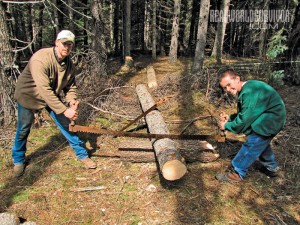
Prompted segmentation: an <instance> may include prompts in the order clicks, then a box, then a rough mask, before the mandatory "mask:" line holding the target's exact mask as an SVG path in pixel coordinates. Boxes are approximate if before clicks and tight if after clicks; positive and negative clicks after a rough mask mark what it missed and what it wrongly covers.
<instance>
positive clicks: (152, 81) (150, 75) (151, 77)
mask: <svg viewBox="0 0 300 225" xmlns="http://www.w3.org/2000/svg"><path fill="white" fill-rule="evenodd" d="M147 79H148V87H149V88H157V86H158V85H157V80H156V76H155V70H154V68H153V66H148V67H147Z"/></svg>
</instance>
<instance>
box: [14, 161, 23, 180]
mask: <svg viewBox="0 0 300 225" xmlns="http://www.w3.org/2000/svg"><path fill="white" fill-rule="evenodd" d="M24 171H25V165H24V164H15V165H14V177H20V176H22V175H23V173H24Z"/></svg>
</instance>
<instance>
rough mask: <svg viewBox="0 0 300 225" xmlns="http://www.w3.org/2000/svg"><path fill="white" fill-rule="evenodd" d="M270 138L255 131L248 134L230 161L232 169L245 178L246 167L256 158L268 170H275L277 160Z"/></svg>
mask: <svg viewBox="0 0 300 225" xmlns="http://www.w3.org/2000/svg"><path fill="white" fill-rule="evenodd" d="M272 138H273V137H264V136H261V135H259V134H256V133H255V132H252V133H251V134H250V135H249V136H248V138H247V141H246V142H245V143H244V144H243V145H242V147H241V149H240V150H239V152H238V153H237V155H236V156H235V157H234V159H233V160H232V162H231V164H232V166H233V168H234V170H235V171H236V172H237V173H238V174H239V175H240V177H241V178H245V176H246V174H247V171H248V168H249V167H250V166H251V165H252V163H254V161H255V160H256V159H259V161H260V162H261V164H262V165H263V166H264V167H266V168H267V169H268V170H270V171H275V169H276V168H277V162H276V161H275V155H274V152H273V151H272V149H271V146H270V142H271V140H272Z"/></svg>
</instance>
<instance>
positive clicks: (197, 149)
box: [118, 139, 220, 163]
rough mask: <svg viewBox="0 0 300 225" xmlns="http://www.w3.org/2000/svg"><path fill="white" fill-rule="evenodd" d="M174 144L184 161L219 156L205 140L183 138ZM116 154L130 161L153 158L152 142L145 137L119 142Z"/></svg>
mask: <svg viewBox="0 0 300 225" xmlns="http://www.w3.org/2000/svg"><path fill="white" fill-rule="evenodd" d="M176 145H177V149H178V150H179V152H180V154H181V155H182V156H183V158H184V159H185V161H186V162H205V163H206V162H212V161H215V160H217V159H218V158H219V156H220V155H219V154H218V152H217V151H216V150H215V149H214V147H213V146H212V145H211V144H210V143H208V142H207V141H197V140H184V141H179V142H176ZM118 154H119V157H120V158H121V159H122V160H125V161H131V162H153V161H154V160H155V158H154V154H153V147H152V144H151V142H150V141H149V140H145V139H129V140H124V141H122V142H120V144H119V152H118ZM130 157H131V158H130Z"/></svg>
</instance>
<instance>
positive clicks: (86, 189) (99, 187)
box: [74, 186, 106, 192]
mask: <svg viewBox="0 0 300 225" xmlns="http://www.w3.org/2000/svg"><path fill="white" fill-rule="evenodd" d="M104 189H106V187H105V186H94V187H84V188H78V189H75V190H74V192H82V191H98V190H104Z"/></svg>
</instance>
